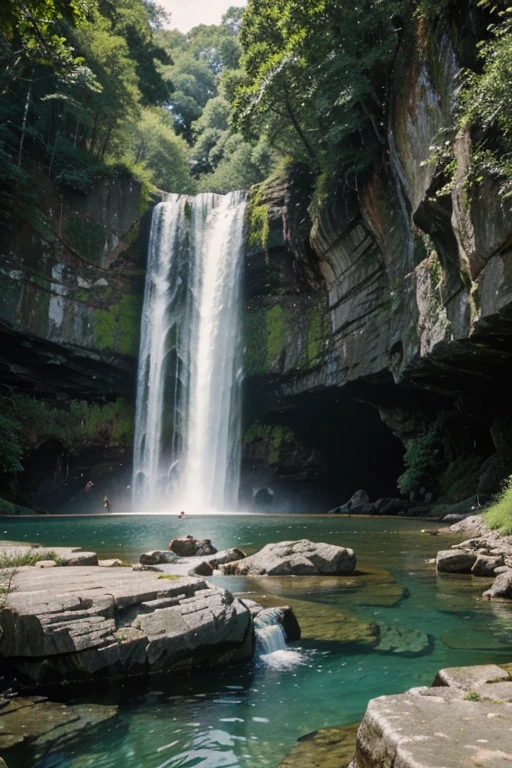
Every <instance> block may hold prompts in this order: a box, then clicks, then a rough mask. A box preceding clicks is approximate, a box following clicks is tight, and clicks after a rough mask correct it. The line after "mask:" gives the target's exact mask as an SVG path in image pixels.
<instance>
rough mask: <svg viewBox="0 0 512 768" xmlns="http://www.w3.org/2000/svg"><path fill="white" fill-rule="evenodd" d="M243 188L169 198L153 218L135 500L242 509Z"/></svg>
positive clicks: (142, 346) (152, 504)
mask: <svg viewBox="0 0 512 768" xmlns="http://www.w3.org/2000/svg"><path fill="white" fill-rule="evenodd" d="M244 215H245V201H244V195H243V193H240V192H233V193H231V194H229V195H225V196H220V195H213V194H204V195H198V196H197V197H187V196H180V195H169V196H168V198H167V200H166V201H165V202H163V203H160V204H159V205H157V206H156V208H155V211H154V213H153V219H152V223H151V234H150V242H149V252H148V266H147V274H146V286H145V293H144V307H143V313H142V327H141V344H140V354H139V371H138V383H137V413H136V424H135V446H134V472H133V500H134V504H135V505H136V508H140V507H141V506H144V507H147V508H155V505H160V506H165V507H168V505H169V504H172V505H173V506H175V507H178V506H179V507H180V508H183V509H185V510H186V511H187V512H207V511H211V510H214V509H217V510H223V509H233V508H234V507H235V505H236V501H237V496H238V485H239V465H240V455H241V446H240V444H241V427H240V393H241V382H242V348H241V332H240V331H241V329H240V326H241V322H240V279H241V262H242V259H241V256H242V250H243V244H244Z"/></svg>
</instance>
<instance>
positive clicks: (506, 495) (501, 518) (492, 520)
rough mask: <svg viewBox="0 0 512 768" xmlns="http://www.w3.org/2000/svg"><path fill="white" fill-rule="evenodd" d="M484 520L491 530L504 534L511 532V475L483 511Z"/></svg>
mask: <svg viewBox="0 0 512 768" xmlns="http://www.w3.org/2000/svg"><path fill="white" fill-rule="evenodd" d="M484 520H485V522H486V523H487V525H488V526H489V528H490V529H491V530H493V531H498V532H499V533H501V534H502V535H504V536H506V535H508V534H511V533H512V475H511V476H510V477H509V479H508V481H507V484H506V486H505V488H504V489H503V490H502V491H501V493H500V494H499V495H498V496H497V497H496V499H495V500H494V502H493V504H491V506H490V507H489V509H488V510H487V511H486V512H485V513H484Z"/></svg>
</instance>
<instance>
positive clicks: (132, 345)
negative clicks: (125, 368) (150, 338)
mask: <svg viewBox="0 0 512 768" xmlns="http://www.w3.org/2000/svg"><path fill="white" fill-rule="evenodd" d="M141 311H142V303H141V299H140V297H139V296H132V295H126V296H123V298H122V299H121V300H120V301H119V302H118V303H117V304H113V305H112V306H111V307H109V309H107V310H102V309H97V310H95V312H94V315H93V330H94V338H95V343H96V346H97V347H98V349H115V350H117V351H119V352H121V354H123V355H134V356H136V355H137V354H138V351H139V333H140V314H141Z"/></svg>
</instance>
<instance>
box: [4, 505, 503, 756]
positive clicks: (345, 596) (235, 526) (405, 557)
mask: <svg viewBox="0 0 512 768" xmlns="http://www.w3.org/2000/svg"><path fill="white" fill-rule="evenodd" d="M424 527H425V523H424V522H422V521H415V520H403V519H376V518H357V517H353V518H347V517H337V516H336V517H333V516H278V515H262V516H240V515H236V516H197V517H190V518H186V519H185V520H184V521H181V520H178V519H177V518H176V517H166V516H159V517H150V516H143V517H138V516H98V517H90V518H80V519H77V518H47V517H45V518H40V519H39V518H38V519H28V518H27V519H17V520H12V519H5V518H4V519H3V520H2V521H1V522H0V538H3V539H10V540H16V541H33V542H39V543H42V544H44V545H45V546H49V547H51V546H59V545H71V544H80V545H81V546H82V547H83V548H84V549H93V550H95V551H97V552H98V553H99V555H100V556H101V557H117V556H122V557H123V558H125V559H127V560H129V561H133V562H135V561H136V560H137V558H138V555H139V554H140V553H141V552H143V551H146V550H149V549H161V548H165V547H166V546H167V544H168V542H169V540H170V539H171V538H173V537H175V536H177V535H185V534H192V535H193V536H197V537H207V538H210V539H211V540H212V542H213V543H214V545H215V546H216V547H217V548H218V549H225V548H228V547H233V546H236V547H240V548H242V549H244V550H245V551H246V552H248V553H250V552H253V551H256V550H258V549H260V548H261V547H262V546H263V545H264V544H266V543H268V542H270V541H284V540H295V539H299V538H309V539H312V540H316V541H327V542H330V543H333V544H340V545H346V546H350V547H352V548H353V549H354V550H355V552H356V554H357V558H358V569H359V570H360V571H362V572H363V573H365V574H366V575H365V576H362V577H359V578H358V579H355V580H350V579H348V580H347V579H326V580H318V579H304V580H301V579H300V577H297V578H294V579H290V578H288V579H255V578H252V579H246V578H241V577H236V578H230V577H217V581H218V583H221V584H223V585H225V586H228V587H229V588H230V589H231V590H232V591H234V592H236V593H238V594H242V595H246V596H250V597H254V598H256V599H258V595H259V597H260V599H261V600H262V601H270V602H272V600H273V599H274V600H276V601H277V602H281V604H285V603H288V602H289V603H291V604H292V605H293V606H294V607H296V609H297V612H298V613H300V614H301V615H303V616H304V625H305V628H306V632H305V634H306V635H307V637H305V638H303V639H302V640H301V641H299V642H298V643H295V644H294V647H293V651H294V656H293V657H290V659H291V661H290V663H289V664H277V665H275V666H270V665H265V664H262V663H252V664H248V665H243V666H239V667H236V668H225V669H219V670H216V671H215V672H212V671H209V672H208V673H207V674H199V675H197V676H194V677H190V678H186V679H183V680H181V681H173V680H170V679H166V680H164V679H162V678H159V679H158V680H153V681H152V684H151V685H150V686H140V685H139V684H136V683H133V682H130V681H126V683H124V684H120V685H118V686H111V687H109V688H108V689H105V690H104V691H103V692H102V694H98V695H96V696H94V697H92V700H94V701H104V702H107V701H108V702H115V703H117V704H118V705H119V714H118V715H117V716H116V717H115V718H114V719H112V720H110V721H108V722H106V723H103V724H102V725H100V726H98V727H97V729H96V730H94V729H92V730H89V731H88V732H87V734H84V735H82V736H80V735H78V736H75V737H73V738H72V739H71V741H68V742H67V743H66V744H64V745H62V746H61V747H58V746H55V745H53V746H51V745H47V746H45V747H41V748H39V749H34V750H32V752H31V753H30V755H25V756H24V761H25V762H24V763H23V766H24V768H25V767H26V768H57V766H58V767H59V768H86V767H88V766H91V768H92V767H93V766H94V768H113V767H114V766H119V765H122V766H123V768H164V767H165V768H221V767H224V766H226V767H229V768H257V767H258V766H268V767H269V768H276V766H277V765H278V764H279V762H280V760H281V759H282V758H283V757H284V756H285V754H286V753H287V752H288V750H289V749H290V748H291V747H292V746H293V745H294V744H295V742H296V740H297V738H299V737H300V736H302V735H304V734H307V733H309V732H311V731H314V730H316V729H318V728H322V727H326V726H333V725H341V724H349V723H352V722H354V721H356V720H358V719H360V718H361V716H362V715H363V713H364V710H365V708H366V704H367V702H368V700H369V699H370V698H373V697H375V696H380V695H383V694H390V693H398V692H402V691H404V690H407V689H408V688H411V687H414V686H420V685H429V684H430V683H431V682H432V679H433V677H434V675H435V673H436V671H437V670H438V669H441V668H443V667H448V666H461V665H468V664H480V663H487V662H497V663H503V662H505V661H508V660H509V659H510V653H509V650H508V648H509V647H510V640H511V638H512V612H511V611H510V609H509V607H508V606H506V605H502V604H499V605H498V604H493V603H489V602H486V601H482V600H480V595H481V593H482V592H483V591H484V589H485V588H486V586H487V584H488V583H489V581H488V580H486V579H476V578H472V577H469V576H467V577H466V576H437V575H436V573H435V569H434V567H433V566H432V564H429V563H428V562H427V561H428V560H429V559H430V558H432V557H434V556H435V553H436V551H437V550H438V549H443V548H448V547H449V546H451V544H452V543H455V542H456V541H457V540H458V539H457V538H456V537H455V536H454V535H453V534H440V535H439V536H430V535H427V534H425V533H421V529H422V528H424ZM272 596H277V598H273V597H272ZM276 604H277V603H276ZM308 616H309V618H310V620H309V621H307V620H306V619H307V617H308ZM376 626H377V627H378V628H379V629H378V630H377V631H378V632H379V633H380V640H379V641H378V642H377V641H376V638H375V637H373V636H372V634H371V633H372V631H374V630H373V629H372V628H375V627H376ZM20 765H21V763H20ZM13 768H16V767H15V766H13Z"/></svg>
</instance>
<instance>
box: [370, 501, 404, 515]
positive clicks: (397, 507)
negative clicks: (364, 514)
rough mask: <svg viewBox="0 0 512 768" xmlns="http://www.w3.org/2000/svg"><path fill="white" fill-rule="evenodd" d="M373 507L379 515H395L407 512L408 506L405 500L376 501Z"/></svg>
mask: <svg viewBox="0 0 512 768" xmlns="http://www.w3.org/2000/svg"><path fill="white" fill-rule="evenodd" d="M374 506H375V509H376V510H377V512H378V514H379V515H397V514H398V513H399V512H404V511H405V510H407V508H408V506H409V504H408V502H407V501H406V500H405V499H378V501H376V502H375V505H374Z"/></svg>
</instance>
